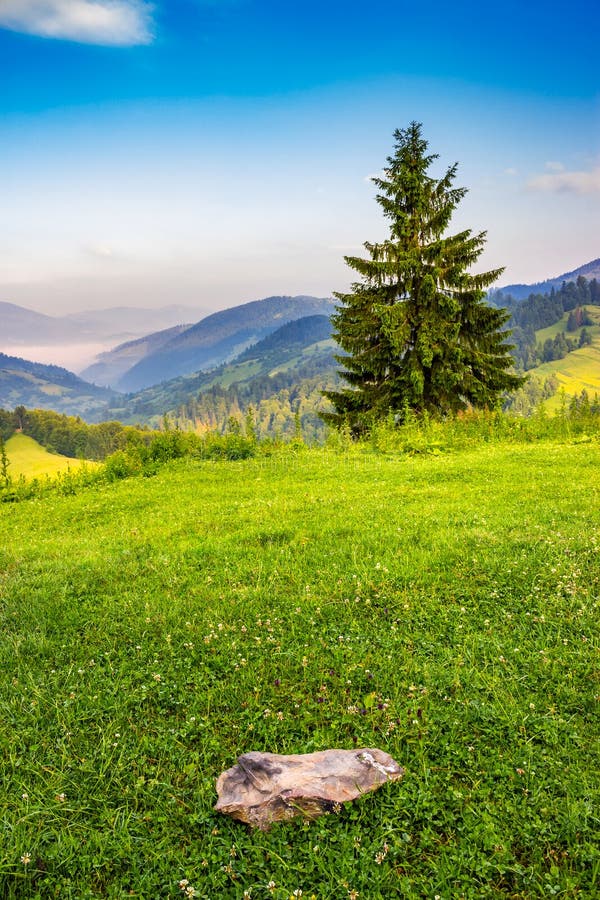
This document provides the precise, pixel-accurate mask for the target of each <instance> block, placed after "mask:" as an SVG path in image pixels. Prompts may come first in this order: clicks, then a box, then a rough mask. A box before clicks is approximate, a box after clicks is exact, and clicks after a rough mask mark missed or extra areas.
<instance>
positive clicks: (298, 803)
mask: <svg viewBox="0 0 600 900" xmlns="http://www.w3.org/2000/svg"><path fill="white" fill-rule="evenodd" d="M403 775H404V769H402V768H401V767H400V766H399V765H398V763H397V762H396V761H395V760H393V759H392V757H391V756H389V755H388V754H387V753H384V752H383V750H377V749H371V748H365V749H362V750H322V751H320V752H318V753H305V754H295V755H291V756H280V755H279V754H277V753H259V752H256V751H252V752H250V753H245V754H244V755H243V756H240V757H239V758H238V761H237V765H235V766H233V767H232V768H231V769H227V771H226V772H223V773H222V774H221V775H220V776H219V778H218V779H217V794H218V797H219V799H218V801H217V804H216V806H215V809H216V810H218V811H219V812H222V813H225V814H226V815H229V816H232V817H233V818H234V819H239V820H240V821H241V822H247V823H248V824H249V825H252V826H254V827H256V828H260V829H262V830H263V831H266V830H268V829H269V828H270V826H271V825H272V824H273V822H278V821H280V820H282V819H284V820H285V819H292V818H294V816H304V817H305V818H308V819H315V818H316V817H317V816H320V815H322V814H323V813H326V812H332V811H333V810H335V809H336V808H337V807H338V805H339V804H341V803H347V802H348V801H350V800H355V799H356V797H360V796H361V795H362V794H366V793H368V792H369V791H374V790H377V788H379V787H381V785H382V784H387V782H389V781H397V780H398V779H399V778H402V776H403Z"/></svg>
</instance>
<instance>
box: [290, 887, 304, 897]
mask: <svg viewBox="0 0 600 900" xmlns="http://www.w3.org/2000/svg"><path fill="white" fill-rule="evenodd" d="M301 896H302V888H296V890H295V891H292V897H301Z"/></svg>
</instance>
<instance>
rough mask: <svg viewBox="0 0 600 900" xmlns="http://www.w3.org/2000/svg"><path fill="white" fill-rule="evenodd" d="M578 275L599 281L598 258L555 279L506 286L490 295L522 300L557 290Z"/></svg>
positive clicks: (599, 263) (599, 267)
mask: <svg viewBox="0 0 600 900" xmlns="http://www.w3.org/2000/svg"><path fill="white" fill-rule="evenodd" d="M580 275H583V277H584V278H587V279H588V280H590V281H591V279H592V278H598V279H600V258H599V259H594V260H592V261H591V262H589V263H585V264H584V265H583V266H579V268H578V269H574V270H573V271H572V272H565V273H564V275H558V276H557V277H556V278H548V279H547V280H546V281H538V282H537V283H536V284H507V285H505V286H504V287H501V288H495V289H494V290H493V291H492V292H491V294H492V297H494V296H495V295H497V294H499V293H501V294H510V295H511V297H514V298H515V300H524V299H525V298H526V297H529V295H530V294H546V293H547V292H548V291H550V290H551V289H552V288H559V287H560V286H561V284H562V283H563V281H576V280H577V278H578V277H579V276H580Z"/></svg>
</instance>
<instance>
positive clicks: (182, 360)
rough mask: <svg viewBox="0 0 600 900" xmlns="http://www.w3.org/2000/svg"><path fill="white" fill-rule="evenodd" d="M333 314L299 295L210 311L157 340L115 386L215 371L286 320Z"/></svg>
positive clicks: (133, 387)
mask: <svg viewBox="0 0 600 900" xmlns="http://www.w3.org/2000/svg"><path fill="white" fill-rule="evenodd" d="M332 312H333V302H332V301H331V300H329V299H324V298H318V297H308V296H298V297H266V298H265V299H264V300H254V301H252V302H250V303H244V304H242V305H241V306H234V307H231V308H230V309H225V310H222V311H221V312H217V313H213V314H212V315H210V316H207V317H206V318H205V319H201V320H200V321H199V322H197V323H196V324H195V325H192V326H191V327H190V328H187V329H186V330H184V331H182V332H181V333H179V334H176V335H174V336H173V337H171V338H169V339H168V340H166V341H164V342H163V341H161V340H159V341H158V346H157V348H156V349H154V350H153V351H151V352H149V353H148V354H147V355H145V356H144V357H143V358H142V359H140V360H139V362H137V363H135V364H134V365H133V366H132V367H131V368H130V369H129V370H128V371H127V372H126V373H125V374H124V375H122V376H121V377H120V378H119V379H118V380H117V382H116V383H115V387H116V388H117V389H118V390H120V391H123V392H132V391H139V390H143V389H144V388H146V387H150V386H151V385H153V384H159V383H160V382H162V381H167V380H170V379H172V378H177V377H179V376H181V375H189V374H191V373H193V372H198V371H200V370H203V371H206V370H209V369H213V368H215V367H216V366H219V365H222V364H223V363H224V362H229V361H230V360H232V359H234V358H235V357H236V356H238V355H239V354H240V353H241V352H242V351H243V350H245V349H246V348H247V347H249V346H250V345H252V344H256V343H257V342H258V341H260V340H262V338H264V337H266V336H267V335H268V334H270V333H271V332H273V331H275V330H276V329H277V328H279V327H280V326H281V325H285V324H286V323H287V322H291V321H293V320H295V319H301V318H303V317H305V316H312V315H325V316H329V315H331V313H332ZM157 337H158V338H160V336H157Z"/></svg>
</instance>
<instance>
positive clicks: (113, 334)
mask: <svg viewBox="0 0 600 900" xmlns="http://www.w3.org/2000/svg"><path fill="white" fill-rule="evenodd" d="M200 315H202V310H201V309H195V308H193V307H188V306H176V305H174V306H163V307H160V308H159V309H142V308H139V307H133V306H115V307H112V308H110V309H100V310H84V311H83V312H78V313H68V314H66V315H62V316H49V315H46V314H44V313H39V312H36V311H35V310H33V309H26V308H25V307H24V306H17V305H16V304H14V303H7V302H3V301H0V351H2V350H4V349H5V347H6V345H7V344H20V345H23V346H27V345H33V344H40V345H48V346H52V345H55V344H58V345H63V344H66V343H68V342H70V341H77V342H98V341H106V340H112V341H113V342H117V341H123V340H125V339H128V340H130V339H132V338H133V339H135V338H139V337H143V336H144V335H146V334H148V333H149V332H151V331H158V330H159V329H164V328H170V327H172V326H174V325H179V324H180V323H181V322H194V321H197V320H198V317H199V316H200Z"/></svg>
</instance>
